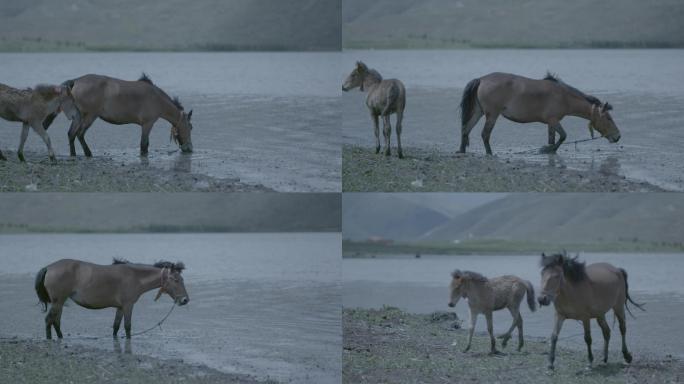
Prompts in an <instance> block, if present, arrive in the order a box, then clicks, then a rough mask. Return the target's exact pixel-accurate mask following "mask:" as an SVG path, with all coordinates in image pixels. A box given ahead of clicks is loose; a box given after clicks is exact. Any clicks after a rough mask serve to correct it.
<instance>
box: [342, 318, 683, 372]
mask: <svg viewBox="0 0 684 384" xmlns="http://www.w3.org/2000/svg"><path fill="white" fill-rule="evenodd" d="M483 322H484V319H482V318H481V319H480V321H479V322H478V330H477V331H476V333H475V336H474V337H473V344H472V348H471V350H470V352H468V353H462V352H461V350H462V349H463V348H464V347H465V345H466V343H467V330H466V329H463V328H461V326H463V325H462V323H461V321H460V320H457V319H456V318H455V317H454V315H453V313H435V314H431V315H416V314H409V313H406V312H403V311H400V310H398V309H396V308H391V307H385V308H383V309H371V310H365V309H344V311H343V332H344V334H343V343H344V344H343V345H344V350H343V355H342V364H343V368H342V372H343V382H345V383H381V382H391V383H414V382H421V383H445V382H469V383H494V382H513V383H546V382H549V381H554V382H562V383H597V384H598V383H670V382H673V383H674V382H681V380H683V379H684V363H683V362H682V361H680V360H677V359H676V358H673V357H672V356H662V357H661V356H644V355H640V356H637V355H635V356H634V361H633V362H632V364H630V365H626V364H624V363H623V360H622V356H621V354H620V350H619V347H616V344H614V343H611V347H610V352H609V357H608V364H602V363H600V361H601V356H602V351H601V348H602V340H600V337H596V336H595V337H594V344H593V349H594V358H595V360H594V364H593V367H591V368H589V367H588V365H587V360H586V352H585V351H575V350H570V349H567V348H564V347H562V346H561V345H560V344H562V337H561V338H560V339H559V340H560V341H559V347H558V349H557V351H556V369H555V370H554V371H549V370H547V368H546V366H547V356H548V355H547V353H548V344H547V343H546V341H545V340H544V339H540V338H531V337H525V346H524V347H523V349H522V351H521V352H517V351H516V347H517V334H516V333H514V337H513V339H511V341H510V342H509V345H508V347H507V348H506V349H503V348H501V343H500V340H497V346H498V348H499V349H500V350H501V351H503V352H504V353H505V354H504V355H502V356H495V357H493V356H489V355H488V352H489V338H488V337H487V336H486V335H485V334H483V333H481V332H479V331H480V330H482V329H484V328H483V327H484V325H483V324H482V323H483ZM464 327H468V325H467V321H466V325H464Z"/></svg>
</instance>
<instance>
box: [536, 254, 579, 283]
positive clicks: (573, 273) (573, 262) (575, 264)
mask: <svg viewBox="0 0 684 384" xmlns="http://www.w3.org/2000/svg"><path fill="white" fill-rule="evenodd" d="M578 258H579V255H578V256H575V257H570V256H568V254H567V253H566V252H565V251H563V253H556V254H554V255H551V256H546V255H545V254H543V253H542V259H541V262H540V265H541V267H542V269H546V268H549V267H555V266H559V265H560V266H561V267H562V268H563V275H565V276H566V277H567V278H568V279H570V280H571V281H574V282H578V281H582V280H584V279H585V278H586V277H587V272H586V270H585V263H584V262H583V261H582V262H580V261H578V260H577V259H578Z"/></svg>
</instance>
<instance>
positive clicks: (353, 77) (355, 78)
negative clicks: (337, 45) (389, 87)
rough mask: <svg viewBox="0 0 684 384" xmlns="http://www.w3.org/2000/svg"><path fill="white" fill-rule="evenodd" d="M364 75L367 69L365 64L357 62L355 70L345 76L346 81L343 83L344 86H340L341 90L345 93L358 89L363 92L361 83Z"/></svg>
mask: <svg viewBox="0 0 684 384" xmlns="http://www.w3.org/2000/svg"><path fill="white" fill-rule="evenodd" d="M366 74H368V67H367V66H366V64H364V63H363V62H361V61H357V62H356V68H354V70H353V71H351V73H350V74H349V76H347V79H346V80H345V81H344V84H342V90H343V91H345V92H347V91H350V90H352V89H354V88H356V87H359V90H361V91H363V90H364V89H363V81H364V79H365V78H366Z"/></svg>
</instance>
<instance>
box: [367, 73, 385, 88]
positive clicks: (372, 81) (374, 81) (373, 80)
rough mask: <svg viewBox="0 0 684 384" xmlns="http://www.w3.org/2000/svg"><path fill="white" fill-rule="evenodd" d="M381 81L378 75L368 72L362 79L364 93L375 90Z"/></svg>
mask: <svg viewBox="0 0 684 384" xmlns="http://www.w3.org/2000/svg"><path fill="white" fill-rule="evenodd" d="M381 81H382V77H379V74H378V75H377V76H376V75H375V74H374V73H372V72H369V73H368V74H367V75H366V76H365V77H364V78H363V88H364V89H365V90H366V91H370V90H371V89H373V88H375V87H377V86H378V84H380V82H381Z"/></svg>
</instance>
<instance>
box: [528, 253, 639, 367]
mask: <svg viewBox="0 0 684 384" xmlns="http://www.w3.org/2000/svg"><path fill="white" fill-rule="evenodd" d="M541 266H542V272H541V286H542V287H541V288H542V292H541V295H539V298H538V300H539V305H542V306H544V305H549V304H550V303H551V302H553V306H554V308H555V309H556V316H555V324H554V326H553V332H552V333H551V351H550V353H549V369H553V363H554V360H555V358H556V342H557V341H558V333H559V332H560V330H561V326H562V325H563V321H565V319H574V320H580V321H582V325H583V326H584V341H585V342H586V343H587V352H588V355H589V356H588V357H589V364H591V363H592V362H593V361H594V355H593V354H592V353H591V329H590V328H589V321H590V320H591V319H596V322H597V323H598V325H599V327H601V331H602V332H603V341H604V344H603V362H604V363H606V362H608V341H609V340H610V327H609V326H608V323H607V322H606V312H608V311H609V310H611V309H612V310H613V313H614V314H615V317H616V318H617V320H618V322H619V323H620V333H621V334H622V355H623V356H624V358H625V361H626V362H627V363H630V362H632V354H630V353H629V351H628V350H627V344H626V342H625V334H626V333H627V325H626V323H625V309H627V311H629V308H627V301H629V302H630V303H632V304H634V305H635V306H637V307H638V308H639V309H641V310H643V308H642V305H641V304H637V303H635V302H634V301H632V298H631V297H629V289H628V285H627V272H625V270H624V269H622V268H616V267H614V266H612V265H611V264H608V263H595V264H589V265H587V266H585V264H584V263H581V262H579V261H577V256H576V257H574V258H570V257H568V256H567V254H566V253H565V252H563V253H562V254H555V255H551V256H546V255H545V254H543V253H542V257H541Z"/></svg>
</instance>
